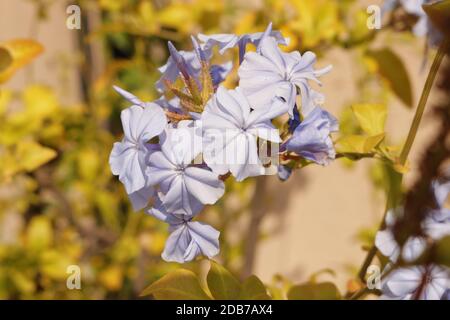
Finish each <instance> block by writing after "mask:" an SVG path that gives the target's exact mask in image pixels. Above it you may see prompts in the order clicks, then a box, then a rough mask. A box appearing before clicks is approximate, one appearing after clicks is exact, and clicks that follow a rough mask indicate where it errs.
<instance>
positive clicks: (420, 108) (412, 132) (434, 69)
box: [400, 40, 449, 165]
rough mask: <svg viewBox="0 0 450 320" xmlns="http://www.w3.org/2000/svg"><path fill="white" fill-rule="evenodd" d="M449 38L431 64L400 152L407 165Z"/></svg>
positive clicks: (401, 160) (402, 161) (401, 158)
mask: <svg viewBox="0 0 450 320" xmlns="http://www.w3.org/2000/svg"><path fill="white" fill-rule="evenodd" d="M448 44H449V40H447V41H444V42H443V43H442V44H441V45H440V47H439V50H438V52H437V53H436V56H435V57H434V61H433V64H432V65H431V69H430V71H429V73H428V77H427V80H426V81H425V85H424V87H423V90H422V95H421V96H420V100H419V103H418V105H417V109H416V114H415V115H414V119H413V122H412V124H411V128H410V129H409V133H408V138H407V139H406V142H405V144H404V145H403V149H402V153H401V154H400V164H401V165H405V163H406V160H407V158H408V154H409V152H410V151H411V147H412V144H413V142H414V139H415V138H416V134H417V131H418V129H419V125H420V121H421V119H422V115H423V112H424V111H425V106H426V104H427V100H428V97H429V95H430V92H431V87H432V86H433V82H434V79H435V78H436V75H437V73H438V70H439V67H440V65H441V63H442V60H443V59H444V56H445V54H446V51H447V50H446V49H447V47H448Z"/></svg>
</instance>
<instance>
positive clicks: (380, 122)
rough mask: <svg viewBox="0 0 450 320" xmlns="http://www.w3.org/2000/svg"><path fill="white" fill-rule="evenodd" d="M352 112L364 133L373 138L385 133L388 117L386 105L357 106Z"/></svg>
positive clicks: (354, 106) (353, 107)
mask: <svg viewBox="0 0 450 320" xmlns="http://www.w3.org/2000/svg"><path fill="white" fill-rule="evenodd" d="M352 110H353V113H354V114H355V116H356V119H357V120H358V122H359V124H360V125H361V128H362V129H363V130H364V132H366V133H367V134H369V135H371V136H373V135H378V134H380V133H383V132H384V125H385V123H386V116H387V109H386V106H385V105H384V104H355V105H353V106H352Z"/></svg>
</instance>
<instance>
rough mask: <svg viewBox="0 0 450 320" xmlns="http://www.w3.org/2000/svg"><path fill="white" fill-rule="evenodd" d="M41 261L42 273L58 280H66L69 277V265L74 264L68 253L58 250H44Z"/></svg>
mask: <svg viewBox="0 0 450 320" xmlns="http://www.w3.org/2000/svg"><path fill="white" fill-rule="evenodd" d="M40 262H41V271H42V273H43V274H45V275H46V276H48V277H50V278H52V279H56V280H65V279H66V278H67V273H66V270H67V267H68V266H69V265H71V264H72V261H71V260H70V258H69V257H68V256H67V254H65V253H64V252H58V251H56V250H46V251H44V252H43V253H42V255H41V257H40Z"/></svg>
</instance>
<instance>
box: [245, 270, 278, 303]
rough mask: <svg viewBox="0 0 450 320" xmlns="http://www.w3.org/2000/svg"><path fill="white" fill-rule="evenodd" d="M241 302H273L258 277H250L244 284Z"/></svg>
mask: <svg viewBox="0 0 450 320" xmlns="http://www.w3.org/2000/svg"><path fill="white" fill-rule="evenodd" d="M239 300H271V297H270V296H269V295H268V294H267V289H266V287H265V286H264V284H263V283H262V282H261V280H259V278H258V277H257V276H254V275H253V276H250V277H248V278H247V279H246V280H245V281H244V283H243V284H242V290H241V295H240V296H239Z"/></svg>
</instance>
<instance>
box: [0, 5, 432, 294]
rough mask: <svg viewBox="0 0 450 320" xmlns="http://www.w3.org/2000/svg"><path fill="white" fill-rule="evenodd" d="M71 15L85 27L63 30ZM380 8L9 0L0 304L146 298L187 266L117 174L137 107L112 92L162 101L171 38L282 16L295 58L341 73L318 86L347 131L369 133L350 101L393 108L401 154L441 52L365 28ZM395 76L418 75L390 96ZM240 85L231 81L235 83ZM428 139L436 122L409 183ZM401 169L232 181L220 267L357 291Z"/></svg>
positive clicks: (0, 111) (309, 171)
mask: <svg viewBox="0 0 450 320" xmlns="http://www.w3.org/2000/svg"><path fill="white" fill-rule="evenodd" d="M72 4H76V5H78V6H79V7H80V8H81V29H80V30H78V29H73V30H71V29H68V28H67V27H66V20H67V18H68V17H69V15H70V13H69V14H68V13H67V12H66V9H67V7H68V6H69V5H72ZM370 4H378V5H380V4H381V1H375V0H372V1H363V0H359V1H357V0H314V1H312V0H311V1H308V0H250V1H224V0H214V1H212V0H185V1H181V0H178V1H176V0H174V1H169V0H153V1H150V0H99V1H93V0H85V1H64V0H0V48H1V47H2V46H4V47H7V48H13V49H11V50H12V51H13V52H15V53H16V54H17V56H15V55H13V58H14V57H23V58H22V59H18V60H20V61H19V62H17V63H16V64H14V65H13V68H12V69H11V67H10V68H9V69H6V71H5V70H3V71H2V72H0V298H2V299H11V298H22V299H29V298H37V299H48V298H63V299H75V298H82V299H103V298H111V299H115V298H136V297H137V296H138V294H139V292H140V291H141V290H142V288H143V287H145V286H147V285H148V284H149V283H151V282H152V281H154V280H156V279H158V278H160V277H161V276H162V275H164V274H165V273H167V272H168V271H170V270H173V269H174V268H177V267H178V265H177V264H173V263H166V262H164V261H163V260H162V259H161V258H160V254H161V252H162V250H163V247H164V243H165V239H166V237H167V235H168V233H167V230H166V226H165V225H164V224H162V223H159V222H158V221H156V220H155V219H153V218H151V217H149V216H147V215H145V214H144V213H143V212H140V213H134V212H132V209H131V206H130V202H129V201H128V199H127V197H126V194H125V191H124V188H123V187H122V185H121V184H120V183H119V182H118V180H117V179H116V177H113V176H112V174H111V172H110V169H109V165H108V157H109V153H110V151H111V148H112V144H113V142H114V141H117V140H119V139H120V138H121V131H122V130H121V125H120V111H121V110H122V109H124V108H126V107H127V106H128V105H127V103H126V102H125V101H123V99H121V98H120V97H119V96H118V95H117V94H116V93H115V92H114V91H113V90H112V85H113V84H116V85H119V86H121V87H122V88H124V89H126V90H128V91H131V92H133V93H134V94H136V95H137V96H138V97H140V98H141V99H142V100H152V99H156V98H157V97H158V95H157V92H156V90H155V88H154V83H155V81H156V80H157V79H158V78H159V76H160V74H159V72H158V70H157V68H158V67H159V66H161V65H163V64H164V63H165V61H166V59H167V57H168V50H167V46H166V43H167V41H168V40H170V41H172V42H174V44H175V45H176V47H177V48H179V49H185V50H190V49H191V47H190V40H189V37H190V35H191V34H194V35H195V34H197V33H200V32H201V33H239V34H241V33H246V32H259V31H263V30H264V29H265V27H266V26H267V24H268V23H269V22H270V21H272V22H273V24H274V29H278V30H280V31H281V32H282V33H283V35H284V36H285V37H289V38H290V45H289V47H288V48H286V49H287V50H299V51H301V52H304V51H306V50H312V51H314V52H315V53H316V54H317V55H318V63H317V65H318V67H323V66H325V65H328V64H332V65H333V66H334V68H333V70H332V72H331V73H329V74H328V75H326V76H324V77H322V79H321V80H322V82H323V88H322V89H321V91H322V92H323V93H324V94H325V96H326V103H325V108H326V109H328V110H329V111H330V112H331V113H333V114H334V115H335V116H336V117H338V118H339V119H340V122H341V130H342V131H343V132H347V133H351V132H355V131H357V130H358V129H357V128H356V125H355V120H354V119H353V118H352V115H351V112H350V107H351V106H352V105H353V104H358V103H381V104H385V105H387V107H388V118H387V124H386V131H387V134H388V136H387V139H388V140H389V142H390V144H391V145H401V143H402V142H403V141H404V139H405V137H406V134H407V131H408V128H409V125H410V122H411V120H412V117H413V112H414V108H415V105H416V103H417V100H418V96H419V95H420V92H421V90H422V86H423V83H424V81H425V77H426V74H427V69H428V67H429V64H430V59H429V57H427V56H426V55H427V54H429V55H430V56H431V54H433V53H434V52H433V50H431V51H429V52H428V53H425V51H424V47H425V39H424V38H416V37H414V36H413V35H412V34H411V33H410V32H409V26H408V25H405V26H400V27H399V26H395V27H392V26H390V27H383V28H382V29H381V30H378V31H377V32H374V31H373V30H369V29H368V28H367V25H366V22H367V18H368V13H367V12H366V9H367V7H368V5H370ZM18 39H21V40H18ZM380 52H381V53H384V55H381V54H380ZM386 52H388V54H387V55H386V54H385V53H386ZM233 54H234V59H235V58H236V52H231V51H230V52H228V55H227V56H226V57H228V58H231V57H232V56H233ZM380 56H381V57H383V59H384V60H383V61H384V62H385V63H383V62H382V63H380ZM424 63H425V67H424V66H423V65H424ZM0 70H1V69H0ZM398 74H402V75H405V76H406V80H405V81H402V82H401V83H400V84H399V85H393V84H392V80H393V79H392V77H395V75H398ZM236 80H237V77H236V72H234V73H233V74H231V75H230V77H229V78H228V79H227V81H226V84H227V85H234V84H235V83H236ZM432 97H433V94H432ZM432 137H433V120H432V119H431V118H430V117H429V116H428V115H427V113H426V114H425V116H424V121H423V122H422V125H421V129H420V130H419V134H418V137H417V139H416V141H415V144H414V146H413V150H412V155H411V157H410V171H409V172H408V173H407V174H406V176H405V186H406V187H407V186H408V185H409V184H410V183H411V182H412V181H414V177H415V172H416V167H417V159H418V158H419V157H420V155H421V152H423V150H424V147H425V146H426V145H427V142H428V141H429V140H430V139H431V138H432ZM389 170H390V169H388V168H387V167H385V166H384V165H383V164H382V163H380V162H377V161H375V160H371V159H363V160H361V161H358V162H354V163H350V162H348V161H346V160H336V161H334V162H333V163H332V164H330V165H329V166H327V167H320V166H308V167H306V168H304V169H302V170H300V171H296V172H295V173H294V174H293V176H292V177H291V178H290V179H289V180H288V181H287V182H281V181H279V180H278V178H277V177H259V178H257V179H247V180H246V181H245V182H243V183H234V182H233V181H231V179H228V181H227V192H226V195H225V196H224V198H223V199H221V200H220V201H219V203H218V204H216V205H215V206H212V207H209V208H207V209H206V210H205V212H203V213H202V217H201V218H202V220H204V221H206V222H209V223H211V224H212V225H213V226H214V227H215V228H216V229H218V230H220V231H221V253H220V255H219V256H218V257H217V260H218V261H220V262H221V263H223V264H224V265H225V266H226V267H227V268H229V269H231V270H232V271H234V272H235V273H236V274H237V275H242V276H246V275H249V274H251V273H254V274H256V275H258V276H259V277H260V278H261V279H262V280H263V281H264V282H266V283H267V284H269V285H272V286H274V287H276V286H283V284H284V283H287V282H291V281H302V280H305V279H307V278H308V277H310V276H311V275H312V274H314V273H316V272H318V271H320V270H325V269H331V270H333V272H331V273H329V274H328V275H327V276H328V277H332V278H334V281H335V282H336V283H337V284H338V285H339V287H340V288H343V289H345V288H346V286H347V281H348V279H350V278H352V277H354V275H355V273H356V272H357V269H358V267H359V265H360V264H361V262H362V260H363V259H364V256H365V248H366V247H367V245H368V244H370V243H371V241H372V239H373V236H374V233H375V231H376V227H377V226H378V224H379V221H380V219H381V217H382V213H383V208H384V204H385V192H386V188H387V186H388V185H389V179H390V176H391V175H390V171H389ZM69 265H78V266H80V268H81V277H82V278H81V285H82V288H81V290H68V289H67V287H66V278H67V276H68V275H67V273H66V269H67V266H69ZM187 267H188V268H192V269H198V268H202V264H201V263H200V264H198V263H196V262H192V263H189V264H188V265H187Z"/></svg>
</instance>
